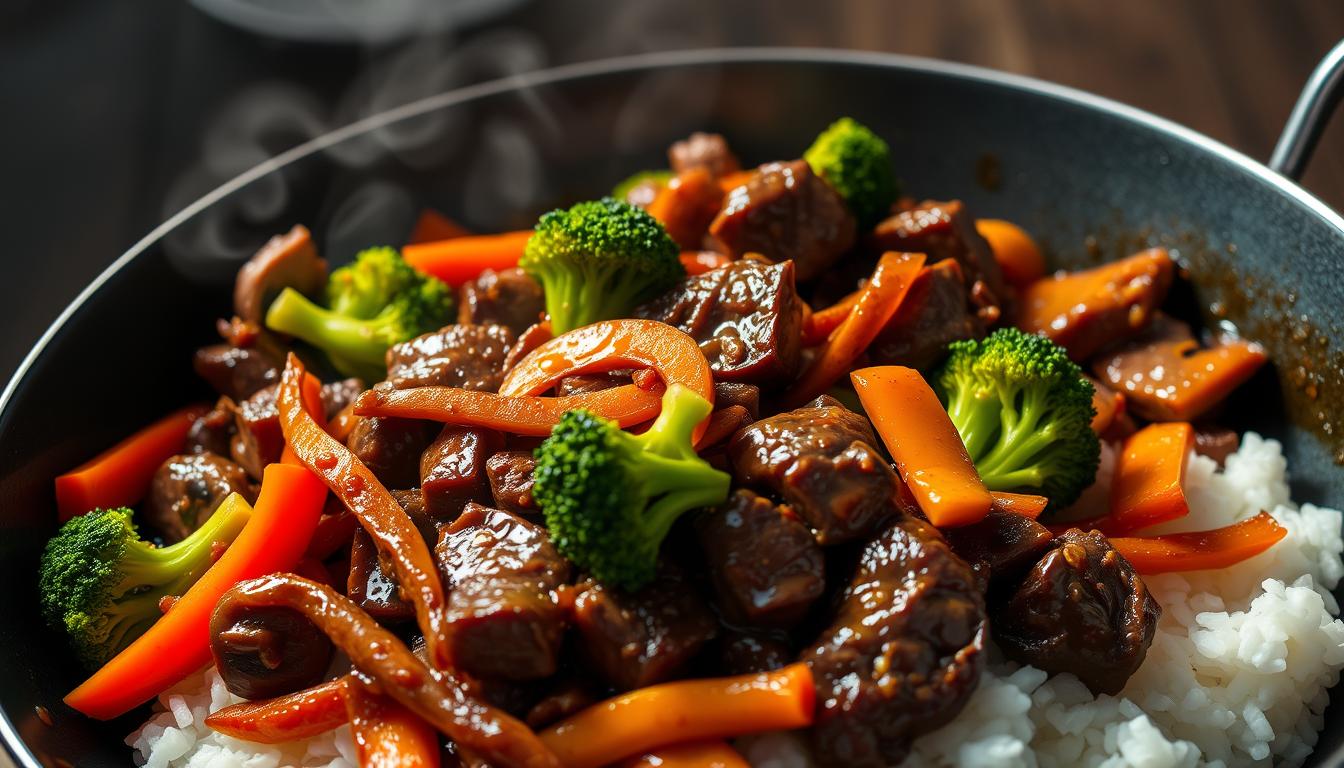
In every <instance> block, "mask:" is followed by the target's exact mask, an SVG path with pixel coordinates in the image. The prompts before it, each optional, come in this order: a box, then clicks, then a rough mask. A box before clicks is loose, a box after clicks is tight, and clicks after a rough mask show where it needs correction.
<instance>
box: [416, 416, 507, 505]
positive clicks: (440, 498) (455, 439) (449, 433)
mask: <svg viewBox="0 0 1344 768" xmlns="http://www.w3.org/2000/svg"><path fill="white" fill-rule="evenodd" d="M503 447H504V436H503V435H501V434H500V433H498V432H495V431H494V430H490V429H479V428H473V427H459V426H456V425H453V424H448V425H446V426H444V428H443V429H442V430H441V431H440V432H439V436H438V437H436V438H434V442H432V443H430V444H429V447H428V448H426V449H425V451H424V453H422V454H420V490H421V491H422V492H423V493H424V497H425V509H426V510H428V511H429V513H430V514H431V515H433V516H435V517H440V518H445V517H454V516H456V514H457V512H459V511H460V510H461V509H462V506H463V505H464V504H466V503H467V502H468V501H480V502H484V501H489V500H490V484H489V482H488V480H487V478H486V473H485V463H486V460H487V459H488V458H489V457H490V456H492V455H493V454H494V453H495V452H496V451H498V450H499V449H500V448H503Z"/></svg>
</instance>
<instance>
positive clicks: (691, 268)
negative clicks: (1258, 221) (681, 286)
mask: <svg viewBox="0 0 1344 768" xmlns="http://www.w3.org/2000/svg"><path fill="white" fill-rule="evenodd" d="M732 263H733V257H732V256H729V255H728V254H726V253H719V252H718V251H682V252H681V266H682V268H684V269H685V270H686V274H688V275H703V274H705V273H706V272H713V271H714V270H716V269H718V268H719V267H726V266H728V265H729V264H732Z"/></svg>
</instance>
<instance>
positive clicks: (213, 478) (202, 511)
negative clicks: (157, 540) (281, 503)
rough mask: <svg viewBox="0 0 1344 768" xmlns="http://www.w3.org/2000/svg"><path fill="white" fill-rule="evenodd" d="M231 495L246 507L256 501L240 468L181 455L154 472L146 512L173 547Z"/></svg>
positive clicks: (205, 457) (220, 460) (207, 456)
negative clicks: (236, 495) (246, 502)
mask: <svg viewBox="0 0 1344 768" xmlns="http://www.w3.org/2000/svg"><path fill="white" fill-rule="evenodd" d="M231 493H240V494H242V495H243V498H245V499H247V501H248V503H251V502H253V501H256V499H257V491H256V488H254V487H253V486H252V483H251V482H249V481H248V479H247V473H246V472H244V471H243V468H242V467H240V466H238V465H237V464H234V463H233V462H232V461H229V460H228V459H226V458H224V457H223V456H219V455H216V454H213V453H189V454H182V455H180V456H173V457H172V458H170V459H168V460H167V461H165V462H163V464H160V465H159V468H158V470H157V471H155V473H154V480H153V481H152V482H151V483H150V486H149V498H148V499H147V500H146V502H145V512H146V516H147V517H148V519H149V520H150V522H152V523H154V526H155V527H156V528H158V529H159V533H161V534H162V535H163V538H164V540H165V541H167V542H169V543H172V542H176V541H181V540H182V539H185V538H186V537H187V536H188V535H190V534H191V533H192V532H193V531H195V530H196V529H197V528H200V527H201V523H204V522H205V521H206V520H208V519H210V516H211V515H213V514H214V513H215V508H216V507H218V506H219V503H220V502H221V501H223V500H224V499H225V497H227V496H228V495H229V494H231Z"/></svg>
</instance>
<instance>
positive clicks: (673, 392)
mask: <svg viewBox="0 0 1344 768" xmlns="http://www.w3.org/2000/svg"><path fill="white" fill-rule="evenodd" d="M709 411H710V405H709V403H708V402H706V401H705V399H704V398H702V397H700V396H699V395H697V394H695V393H694V392H692V391H691V390H689V389H687V388H686V387H684V386H682V385H680V384H674V385H673V386H672V387H670V388H669V389H668V390H667V392H666V393H665V394H664V395H663V410H662V412H661V413H660V414H658V418H657V420H655V421H654V422H653V426H652V427H651V428H650V429H649V431H647V432H645V433H644V434H642V435H632V434H630V433H629V432H624V431H622V430H621V428H620V427H618V426H617V425H616V424H615V423H613V422H610V421H607V420H605V419H602V418H599V417H597V416H594V415H593V414H591V413H589V412H587V411H582V410H576V411H570V412H568V413H566V414H565V415H564V416H563V417H562V418H561V419H560V423H559V424H556V425H555V428H554V429H553V430H552V431H551V436H550V437H548V438H547V439H546V441H545V442H543V443H542V444H541V446H540V447H538V448H537V450H536V453H535V456H536V459H537V466H536V471H535V473H534V475H533V477H534V478H535V480H536V484H535V486H534V487H533V491H532V496H533V498H534V499H536V502H537V504H538V506H540V507H541V511H542V513H543V514H544V515H545V518H546V527H547V528H549V529H550V533H551V540H552V541H553V542H555V545H556V547H557V548H558V549H559V550H560V552H561V553H562V554H564V555H565V557H567V558H569V559H570V560H571V561H573V562H574V564H575V565H577V566H579V567H580V568H584V569H586V570H587V571H588V572H589V573H591V574H592V575H593V576H594V577H595V578H597V579H598V580H599V581H602V582H604V583H607V584H611V585H613V586H616V587H620V588H624V589H632V590H633V589H638V588H639V587H641V586H643V585H644V584H647V583H648V582H649V581H650V580H651V579H652V578H653V576H654V570H655V568H656V564H657V560H658V547H659V545H660V544H661V543H662V541H663V539H664V538H665V537H666V536H667V533H668V531H669V530H670V529H671V528H672V524H673V523H674V522H676V520H677V518H678V517H680V516H681V514H682V513H683V512H685V511H687V510H689V509H693V508H695V507H705V506H711V505H714V504H719V503H722V502H723V500H724V499H726V498H728V482H729V477H728V475H727V473H724V472H720V471H719V470H717V469H714V468H713V467H711V466H710V465H709V464H708V463H707V462H705V460H704V459H701V458H700V457H699V456H697V455H696V453H695V448H694V447H693V446H692V444H691V432H692V430H693V429H694V428H695V425H697V424H699V423H700V421H701V419H703V418H704V417H705V416H706V415H708V414H709Z"/></svg>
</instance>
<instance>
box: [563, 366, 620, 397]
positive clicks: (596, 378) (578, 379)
mask: <svg viewBox="0 0 1344 768" xmlns="http://www.w3.org/2000/svg"><path fill="white" fill-rule="evenodd" d="M629 383H630V376H629V374H628V373H627V374H620V373H616V372H612V373H580V374H578V375H575V376H566V377H565V378H563V379H561V380H560V381H558V382H556V384H555V394H556V395H557V396H559V397H565V396H568V395H586V394H588V393H590V392H601V391H602V390H604V389H611V388H612V387H619V386H621V385H622V384H629Z"/></svg>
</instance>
